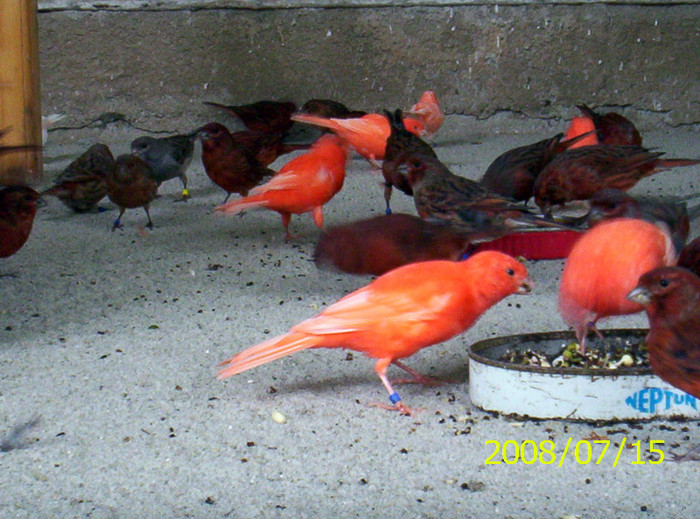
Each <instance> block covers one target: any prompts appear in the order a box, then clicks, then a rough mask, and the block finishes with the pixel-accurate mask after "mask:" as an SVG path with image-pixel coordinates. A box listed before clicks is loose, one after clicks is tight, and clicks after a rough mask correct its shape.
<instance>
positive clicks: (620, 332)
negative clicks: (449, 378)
mask: <svg viewBox="0 0 700 519" xmlns="http://www.w3.org/2000/svg"><path fill="white" fill-rule="evenodd" d="M600 332H601V333H602V334H603V337H606V338H607V337H616V336H632V337H639V338H644V337H646V335H647V334H648V333H649V330H648V329H644V328H628V329H610V330H600ZM559 339H565V340H575V339H576V336H575V334H574V332H572V331H569V330H567V331H555V332H540V333H526V334H519V335H506V336H502V337H494V338H492V339H485V340H482V341H478V342H475V343H474V344H469V345H468V346H467V353H468V355H469V358H470V359H472V360H474V361H476V362H479V363H481V364H486V365H488V366H494V367H497V368H502V369H510V370H514V371H529V372H532V373H546V374H549V375H569V376H571V375H577V376H589V377H591V376H593V377H620V376H640V375H652V374H653V372H652V370H651V368H640V367H634V368H626V367H623V368H617V369H609V368H554V367H552V368H544V367H541V366H528V365H525V364H513V363H511V362H503V361H500V360H496V359H492V358H489V357H486V356H484V355H482V354H481V353H482V352H484V351H486V350H488V349H490V348H492V347H494V346H503V345H504V344H508V343H514V344H517V343H519V342H541V341H544V340H559Z"/></svg>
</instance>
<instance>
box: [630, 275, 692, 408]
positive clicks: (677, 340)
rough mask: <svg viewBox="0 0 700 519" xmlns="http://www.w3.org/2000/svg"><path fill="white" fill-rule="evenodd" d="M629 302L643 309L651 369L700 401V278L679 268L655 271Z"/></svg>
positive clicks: (640, 279) (643, 280)
mask: <svg viewBox="0 0 700 519" xmlns="http://www.w3.org/2000/svg"><path fill="white" fill-rule="evenodd" d="M627 298H628V299H629V300H630V301H633V302H635V303H637V304H641V305H643V306H644V309H645V310H646V312H647V316H648V317H649V334H648V335H647V337H646V340H645V341H644V342H645V344H646V347H647V350H648V351H649V364H650V365H651V369H652V370H653V371H654V373H656V375H658V376H659V377H661V378H662V379H664V380H665V381H666V382H668V383H669V384H671V385H673V386H675V387H677V388H679V389H681V390H683V391H685V392H686V393H688V394H691V395H693V396H694V397H695V398H700V278H699V277H698V276H696V275H695V274H693V273H692V272H690V271H688V270H686V269H684V268H680V267H665V268H658V269H654V270H652V271H650V272H647V273H646V274H644V275H643V276H642V277H641V278H639V282H638V284H637V287H636V288H635V289H634V290H632V291H631V292H630V293H629V295H628V296H627Z"/></svg>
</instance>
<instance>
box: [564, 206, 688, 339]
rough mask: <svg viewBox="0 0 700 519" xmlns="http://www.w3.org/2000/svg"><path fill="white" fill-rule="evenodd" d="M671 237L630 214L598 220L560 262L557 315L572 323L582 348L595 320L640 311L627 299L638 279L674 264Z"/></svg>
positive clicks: (593, 327) (593, 328)
mask: <svg viewBox="0 0 700 519" xmlns="http://www.w3.org/2000/svg"><path fill="white" fill-rule="evenodd" d="M676 258H677V256H676V252H675V249H674V248H673V244H672V243H671V237H670V236H669V235H668V233H666V232H663V231H662V230H661V229H660V228H659V227H658V226H656V225H654V224H652V223H649V222H646V221H644V220H638V219H634V218H617V219H614V220H609V221H605V222H602V223H600V224H598V225H596V226H595V227H593V228H592V229H590V230H589V231H587V232H586V233H585V234H584V235H583V236H581V237H580V238H579V240H578V241H577V242H576V244H575V245H574V247H573V248H572V250H571V253H570V254H569V257H568V258H567V260H566V264H565V265H564V272H563V273H562V276H561V283H560V284H559V313H560V315H561V316H562V318H563V319H564V322H566V324H567V325H569V326H571V327H573V329H574V331H575V333H576V338H577V340H578V342H579V344H580V345H581V349H582V350H583V351H585V349H586V335H588V332H589V330H593V331H596V332H597V330H596V327H595V325H596V323H597V322H598V320H599V319H602V318H604V317H609V316H614V315H626V314H634V313H637V312H640V311H641V310H642V307H641V306H640V305H639V304H637V303H634V302H632V301H629V300H627V299H626V296H627V294H629V292H630V291H631V290H632V289H633V288H634V287H635V286H636V284H637V281H638V280H639V277H640V276H641V275H642V274H644V273H645V272H648V271H650V270H652V269H655V268H657V267H664V266H669V265H675V263H676Z"/></svg>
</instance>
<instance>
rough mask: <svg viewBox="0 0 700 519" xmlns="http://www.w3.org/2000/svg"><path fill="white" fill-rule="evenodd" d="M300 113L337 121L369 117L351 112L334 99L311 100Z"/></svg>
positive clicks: (356, 111) (354, 111) (358, 111)
mask: <svg viewBox="0 0 700 519" xmlns="http://www.w3.org/2000/svg"><path fill="white" fill-rule="evenodd" d="M299 111H300V112H301V113H304V114H311V115H318V116H319V117H326V118H331V117H332V118H335V119H350V118H353V117H362V116H363V115H367V112H363V111H362V110H350V109H349V108H348V107H347V106H345V105H344V104H343V103H341V102H339V101H334V100H333V99H309V100H308V101H307V102H306V103H304V105H303V106H302V107H301V110H299Z"/></svg>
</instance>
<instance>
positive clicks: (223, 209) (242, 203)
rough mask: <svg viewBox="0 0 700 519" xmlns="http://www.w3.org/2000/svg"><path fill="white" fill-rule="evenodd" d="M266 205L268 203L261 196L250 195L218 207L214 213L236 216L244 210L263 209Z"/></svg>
mask: <svg viewBox="0 0 700 519" xmlns="http://www.w3.org/2000/svg"><path fill="white" fill-rule="evenodd" d="M267 204H268V201H267V200H266V199H265V197H264V196H263V195H262V194H260V195H251V196H246V197H244V198H240V199H238V200H233V201H231V202H228V203H226V204H223V205H220V206H218V207H217V208H216V211H217V212H219V213H229V214H238V213H240V212H242V211H245V210H246V209H252V208H256V207H265V206H266V205H267Z"/></svg>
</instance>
